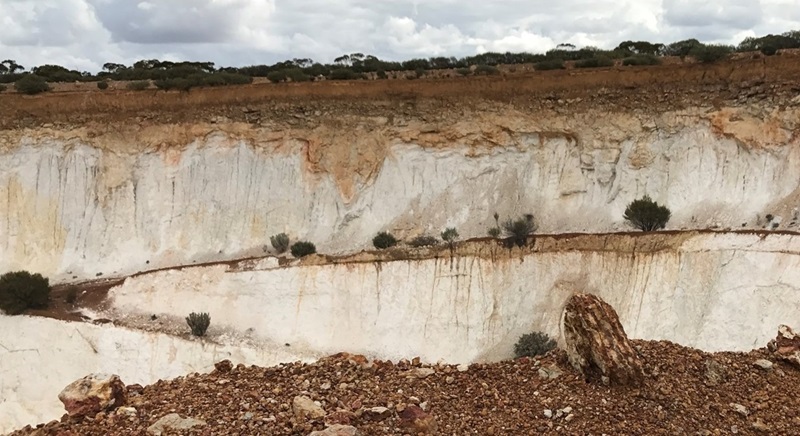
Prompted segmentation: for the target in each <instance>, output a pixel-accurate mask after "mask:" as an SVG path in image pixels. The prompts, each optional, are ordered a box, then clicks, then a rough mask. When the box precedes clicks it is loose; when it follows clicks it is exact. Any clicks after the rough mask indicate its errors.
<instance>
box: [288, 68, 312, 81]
mask: <svg viewBox="0 0 800 436" xmlns="http://www.w3.org/2000/svg"><path fill="white" fill-rule="evenodd" d="M286 77H288V78H289V79H291V80H292V82H308V81H310V80H311V76H309V75H308V74H306V73H304V72H303V70H301V69H300V68H291V69H289V70H286Z"/></svg>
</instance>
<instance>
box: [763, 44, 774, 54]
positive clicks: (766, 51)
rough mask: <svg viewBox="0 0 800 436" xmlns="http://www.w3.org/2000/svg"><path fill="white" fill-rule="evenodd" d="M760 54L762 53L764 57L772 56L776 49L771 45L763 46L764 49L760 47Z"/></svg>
mask: <svg viewBox="0 0 800 436" xmlns="http://www.w3.org/2000/svg"><path fill="white" fill-rule="evenodd" d="M761 53H763V54H764V56H773V55H775V54H776V53H778V49H777V48H776V47H775V46H772V45H765V46H764V47H761Z"/></svg>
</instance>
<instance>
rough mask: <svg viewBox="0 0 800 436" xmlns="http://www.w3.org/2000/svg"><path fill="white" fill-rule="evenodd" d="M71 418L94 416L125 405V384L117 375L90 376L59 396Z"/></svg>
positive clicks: (72, 384) (73, 383) (66, 388)
mask: <svg viewBox="0 0 800 436" xmlns="http://www.w3.org/2000/svg"><path fill="white" fill-rule="evenodd" d="M58 399H59V400H61V402H62V403H64V408H65V409H67V413H69V415H70V416H94V415H96V414H97V413H99V412H103V411H109V410H113V409H115V408H117V407H119V406H122V405H123V404H125V399H126V391H125V384H124V383H122V380H120V379H119V376H116V375H107V374H90V375H87V376H86V377H84V378H82V379H80V380H76V381H74V382H72V383H70V384H69V385H67V387H65V388H64V390H62V391H61V393H60V394H58Z"/></svg>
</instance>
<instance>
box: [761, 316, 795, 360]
mask: <svg viewBox="0 0 800 436" xmlns="http://www.w3.org/2000/svg"><path fill="white" fill-rule="evenodd" d="M767 348H768V349H769V350H770V351H771V352H772V353H773V354H774V355H775V357H776V358H778V359H780V360H784V361H787V362H790V363H792V364H794V365H795V366H798V367H800V335H798V334H797V333H795V332H794V331H793V330H792V328H791V327H789V326H787V325H781V326H780V327H778V336H777V337H776V338H775V339H773V340H771V341H769V344H767Z"/></svg>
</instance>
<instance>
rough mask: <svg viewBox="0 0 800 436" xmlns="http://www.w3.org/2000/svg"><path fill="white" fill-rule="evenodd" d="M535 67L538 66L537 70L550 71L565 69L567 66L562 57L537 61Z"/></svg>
mask: <svg viewBox="0 0 800 436" xmlns="http://www.w3.org/2000/svg"><path fill="white" fill-rule="evenodd" d="M534 68H536V71H548V70H563V69H564V68H566V67H565V66H564V61H562V60H561V59H551V60H548V61H541V62H537V63H536V64H535V65H534Z"/></svg>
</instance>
